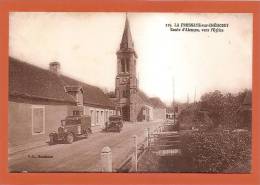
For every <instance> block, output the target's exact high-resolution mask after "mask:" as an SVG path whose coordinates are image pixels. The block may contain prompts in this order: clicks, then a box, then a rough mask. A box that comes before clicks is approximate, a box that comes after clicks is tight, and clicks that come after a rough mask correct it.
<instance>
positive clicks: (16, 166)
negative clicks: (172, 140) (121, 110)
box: [9, 122, 161, 172]
mask: <svg viewBox="0 0 260 185" xmlns="http://www.w3.org/2000/svg"><path fill="white" fill-rule="evenodd" d="M160 124H161V123H158V122H156V123H154V122H149V123H148V122H142V123H126V124H125V125H124V128H123V130H122V131H121V132H120V133H117V132H107V133H106V132H99V133H94V134H92V135H90V136H89V138H88V139H81V140H78V141H76V142H74V143H72V144H56V145H52V146H44V147H40V148H34V149H31V150H28V151H23V152H19V153H16V154H13V155H10V156H9V171H10V172H22V171H25V172H97V171H100V152H101V150H102V148H103V147H105V146H109V147H110V148H111V150H112V156H113V169H116V168H118V167H119V165H120V164H121V163H122V162H123V161H124V160H125V159H126V158H127V157H128V156H129V155H130V154H131V152H132V151H133V139H132V136H133V135H137V136H138V142H142V141H143V140H144V138H145V136H144V129H145V128H155V127H157V126H159V125H160Z"/></svg>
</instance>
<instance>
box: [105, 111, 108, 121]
mask: <svg viewBox="0 0 260 185" xmlns="http://www.w3.org/2000/svg"><path fill="white" fill-rule="evenodd" d="M105 121H106V122H107V121H108V111H106V116H105Z"/></svg>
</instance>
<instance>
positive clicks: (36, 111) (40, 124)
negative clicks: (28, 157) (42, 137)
mask: <svg viewBox="0 0 260 185" xmlns="http://www.w3.org/2000/svg"><path fill="white" fill-rule="evenodd" d="M44 133H45V109H44V106H32V135H37V134H44Z"/></svg>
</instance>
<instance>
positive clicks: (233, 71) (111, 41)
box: [9, 12, 252, 102]
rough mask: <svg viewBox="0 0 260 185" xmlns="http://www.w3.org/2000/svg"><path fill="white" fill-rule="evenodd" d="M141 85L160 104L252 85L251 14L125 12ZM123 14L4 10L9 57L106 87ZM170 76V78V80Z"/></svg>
mask: <svg viewBox="0 0 260 185" xmlns="http://www.w3.org/2000/svg"><path fill="white" fill-rule="evenodd" d="M128 18H129V22H130V27H131V32H132V37H133V40H134V44H135V50H136V52H137V54H138V60H137V71H138V74H139V75H138V76H139V85H140V88H141V89H142V90H143V91H144V92H145V93H146V94H148V95H149V96H158V97H160V98H161V99H162V100H163V101H165V102H170V101H171V100H172V98H173V81H175V83H174V84H175V85H174V87H175V88H174V89H175V90H174V94H175V100H177V101H182V102H185V101H186V100H187V96H189V97H190V100H193V98H194V92H195V89H196V99H199V98H200V96H201V94H203V93H205V92H208V91H212V90H215V89H219V90H221V91H224V92H234V93H235V92H238V91H239V90H241V89H244V88H251V81H252V77H251V76H252V73H251V66H252V15H251V14H183V13H178V14H176V13H128ZM124 22H125V13H33V12H30V13H28V12H24V13H23V12H19V13H18V12H17V13H15V12H13V13H10V25H9V26H10V34H9V41H10V42H9V52H10V56H12V57H15V58H18V59H21V60H24V61H26V62H28V63H31V64H34V65H37V66H40V67H42V68H45V69H48V65H49V63H50V62H52V61H59V62H60V63H61V71H62V73H63V74H65V75H68V76H71V77H73V78H76V79H78V80H81V81H84V82H86V83H88V84H92V85H96V86H99V87H101V88H106V89H108V90H114V88H115V76H116V63H117V60H116V51H117V50H118V49H119V44H120V41H121V37H122V33H123V29H124ZM168 23H170V24H172V25H173V24H174V23H205V24H206V23H225V24H229V27H228V28H225V30H224V32H221V33H214V32H208V33H205V32H199V33H195V32H171V31H169V28H167V27H166V26H165V25H166V24H168ZM173 79H174V80H173Z"/></svg>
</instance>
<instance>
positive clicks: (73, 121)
mask: <svg viewBox="0 0 260 185" xmlns="http://www.w3.org/2000/svg"><path fill="white" fill-rule="evenodd" d="M90 133H92V131H91V118H90V116H86V115H80V114H77V113H76V112H74V113H73V116H67V117H66V118H65V119H64V120H61V126H60V127H59V128H58V132H56V131H54V132H52V133H50V134H49V137H50V142H49V143H50V144H55V143H57V142H58V141H63V142H67V143H73V141H74V140H75V139H76V138H80V137H85V138H87V137H88V135H89V134H90Z"/></svg>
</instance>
